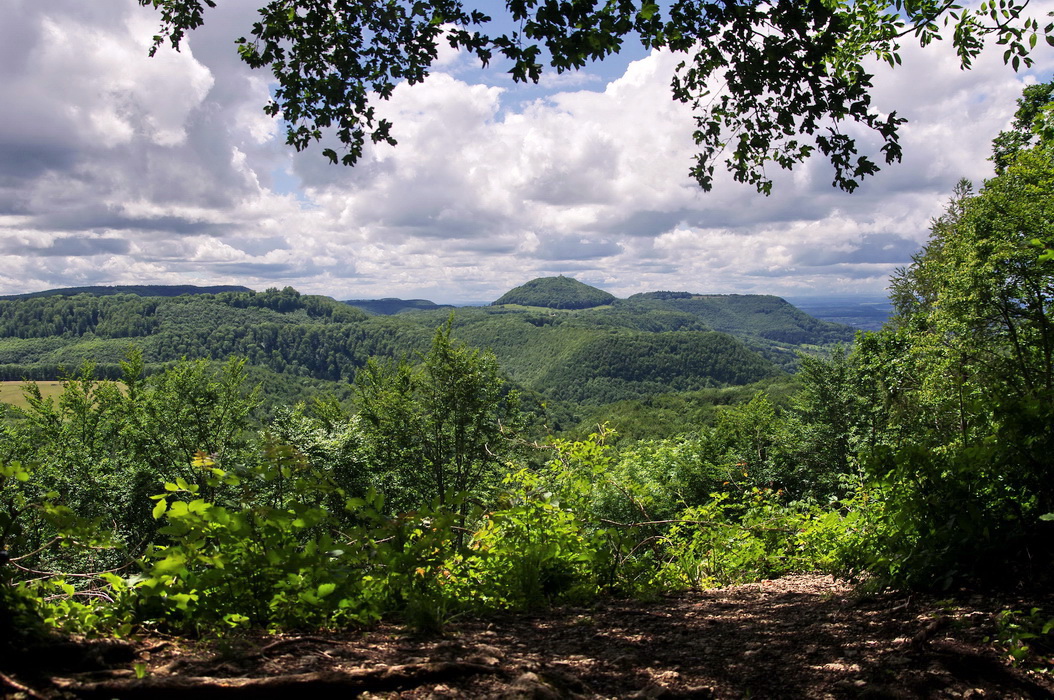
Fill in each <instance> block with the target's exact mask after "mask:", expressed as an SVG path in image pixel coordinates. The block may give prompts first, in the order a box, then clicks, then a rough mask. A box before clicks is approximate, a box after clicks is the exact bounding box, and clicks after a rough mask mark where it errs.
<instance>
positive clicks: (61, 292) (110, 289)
mask: <svg viewBox="0 0 1054 700" xmlns="http://www.w3.org/2000/svg"><path fill="white" fill-rule="evenodd" d="M251 291H253V290H251V289H249V288H248V287H240V286H236V285H230V284H224V285H214V286H211V287H198V286H196V285H193V284H129V285H116V286H109V285H105V286H103V285H98V286H93V287H63V288H61V289H46V290H44V291H42V292H27V293H25V294H11V295H9V296H0V299H33V298H35V297H55V296H67V297H73V296H77V295H78V294H92V295H95V296H100V297H103V296H111V295H113V294H137V295H139V296H141V297H178V296H182V295H184V294H221V293H223V292H251Z"/></svg>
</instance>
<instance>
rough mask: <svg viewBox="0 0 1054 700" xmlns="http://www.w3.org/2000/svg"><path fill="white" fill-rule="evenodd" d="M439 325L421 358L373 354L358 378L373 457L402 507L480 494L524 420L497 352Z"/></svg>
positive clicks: (497, 472) (492, 479)
mask: <svg viewBox="0 0 1054 700" xmlns="http://www.w3.org/2000/svg"><path fill="white" fill-rule="evenodd" d="M450 332H451V323H450V322H448V323H447V324H446V325H445V326H442V327H440V328H438V329H437V330H436V332H435V336H434V338H433V340H432V347H431V349H430V350H429V351H428V352H427V353H426V354H424V355H423V356H422V357H421V362H420V364H418V365H413V364H410V363H409V362H407V361H405V360H403V361H399V362H388V363H381V362H376V361H371V362H370V363H369V364H368V365H367V367H366V370H365V372H363V373H361V374H360V376H359V378H358V380H357V382H356V389H357V403H358V406H359V418H360V421H361V426H362V430H363V433H364V436H365V440H366V442H367V447H366V449H367V451H368V454H369V459H370V461H371V462H372V463H373V465H374V467H375V468H377V469H379V470H380V471H381V472H382V473H383V474H385V475H386V478H387V479H390V480H391V483H389V484H385V486H386V488H385V493H386V495H387V496H388V497H389V501H390V503H392V505H393V507H396V508H400V509H401V508H415V507H418V506H421V505H423V504H426V503H428V502H429V501H431V500H436V501H438V502H439V503H441V504H444V503H448V502H450V501H451V499H454V498H457V497H458V494H473V495H478V494H480V493H483V492H485V491H487V490H489V489H490V488H492V487H493V486H494V485H496V483H497V481H498V480H499V479H500V477H501V467H502V466H503V460H504V459H505V458H507V457H508V456H509V455H510V448H511V445H512V442H513V440H512V438H513V437H514V435H515V431H516V429H517V428H518V427H519V405H518V401H517V397H516V394H515V393H509V392H507V391H506V389H505V386H504V385H505V382H504V380H503V379H502V377H501V375H500V372H499V370H498V365H497V362H496V361H495V359H494V356H493V355H491V354H489V353H482V352H480V351H479V350H474V349H470V348H468V347H467V346H465V345H464V344H462V343H459V342H457V341H454V340H453V339H452V338H451V337H450Z"/></svg>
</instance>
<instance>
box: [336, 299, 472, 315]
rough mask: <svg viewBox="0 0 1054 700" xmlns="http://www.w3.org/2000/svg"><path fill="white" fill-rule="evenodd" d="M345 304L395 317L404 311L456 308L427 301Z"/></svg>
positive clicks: (354, 300) (374, 300)
mask: <svg viewBox="0 0 1054 700" xmlns="http://www.w3.org/2000/svg"><path fill="white" fill-rule="evenodd" d="M344 303H345V304H347V305H348V306H354V307H355V308H357V309H362V310H363V311H365V312H367V313H370V314H375V315H377V316H394V315H395V314H398V313H403V312H404V311H435V310H436V309H452V308H454V307H453V306H451V305H449V304H436V303H435V302H434V301H428V300H427V299H395V298H386V299H348V300H347V301H345V302H344Z"/></svg>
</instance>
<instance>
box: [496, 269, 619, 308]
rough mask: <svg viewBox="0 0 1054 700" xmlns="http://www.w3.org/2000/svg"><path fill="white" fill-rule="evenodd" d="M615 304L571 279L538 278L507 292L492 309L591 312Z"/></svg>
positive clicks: (611, 298)
mask: <svg viewBox="0 0 1054 700" xmlns="http://www.w3.org/2000/svg"><path fill="white" fill-rule="evenodd" d="M613 301H615V296H614V295H613V294H608V293H607V292H605V291H604V290H602V289H597V288H596V287H590V286H589V285H588V284H584V283H582V282H579V281H578V280H576V279H573V278H571V277H564V276H563V275H561V276H560V277H539V278H537V279H533V280H531V281H530V282H527V283H525V284H521V285H520V286H519V287H516V288H514V289H510V290H509V291H507V292H505V294H503V295H501V298H500V299H498V300H497V301H495V302H494V305H495V306H501V305H504V304H518V305H520V306H541V307H545V308H547V309H591V308H593V307H596V306H604V305H606V304H610V303H611V302H613Z"/></svg>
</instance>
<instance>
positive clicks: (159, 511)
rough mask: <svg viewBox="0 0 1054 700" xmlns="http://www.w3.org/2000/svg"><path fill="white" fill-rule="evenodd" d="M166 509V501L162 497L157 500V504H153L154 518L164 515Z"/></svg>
mask: <svg viewBox="0 0 1054 700" xmlns="http://www.w3.org/2000/svg"><path fill="white" fill-rule="evenodd" d="M166 510H168V501H167V500H166V499H164V498H162V499H161V500H160V501H158V502H157V505H156V506H154V511H153V515H154V520H157V519H158V518H160V517H161V516H162V515H164V514H165V511H166Z"/></svg>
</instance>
